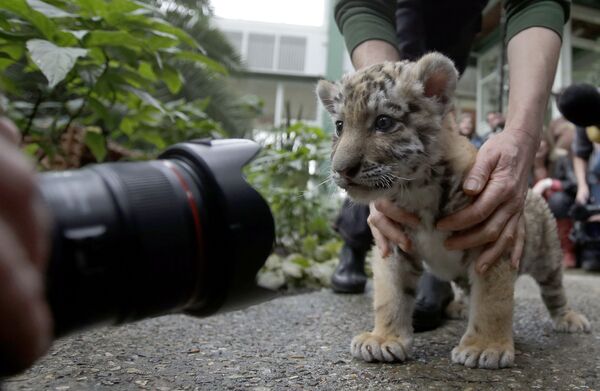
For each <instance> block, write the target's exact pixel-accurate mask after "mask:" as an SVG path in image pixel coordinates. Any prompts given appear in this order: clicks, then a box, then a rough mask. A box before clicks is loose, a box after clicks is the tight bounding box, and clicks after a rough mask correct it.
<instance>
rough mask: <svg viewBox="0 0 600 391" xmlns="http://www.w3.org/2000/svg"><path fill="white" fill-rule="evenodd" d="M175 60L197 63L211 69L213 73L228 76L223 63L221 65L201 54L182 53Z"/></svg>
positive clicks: (177, 54) (176, 55)
mask: <svg viewBox="0 0 600 391" xmlns="http://www.w3.org/2000/svg"><path fill="white" fill-rule="evenodd" d="M175 58H178V59H181V60H189V61H195V62H197V63H199V64H201V65H203V66H205V67H206V68H207V69H209V70H211V71H213V72H217V73H220V74H223V75H227V69H226V68H225V67H224V66H223V65H222V64H221V63H219V62H217V61H215V60H213V59H212V58H210V57H207V56H205V55H204V54H201V53H197V52H190V51H182V52H178V53H176V54H175Z"/></svg>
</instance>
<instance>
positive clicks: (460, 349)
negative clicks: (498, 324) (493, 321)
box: [452, 337, 515, 369]
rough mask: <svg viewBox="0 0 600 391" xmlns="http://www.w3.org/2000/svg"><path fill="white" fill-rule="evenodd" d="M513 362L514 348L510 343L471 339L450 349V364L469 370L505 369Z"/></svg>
mask: <svg viewBox="0 0 600 391" xmlns="http://www.w3.org/2000/svg"><path fill="white" fill-rule="evenodd" d="M464 339H465V338H463V340H464ZM514 361H515V348H514V346H513V344H512V342H507V343H495V342H490V341H485V340H483V339H480V338H477V337H472V338H467V339H466V341H461V343H460V344H459V345H458V346H457V347H455V348H454V349H452V362H454V363H457V364H462V365H464V366H466V367H469V368H485V369H498V368H506V367H510V366H512V364H513V363H514Z"/></svg>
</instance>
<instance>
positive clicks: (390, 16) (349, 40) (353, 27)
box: [334, 0, 397, 69]
mask: <svg viewBox="0 0 600 391" xmlns="http://www.w3.org/2000/svg"><path fill="white" fill-rule="evenodd" d="M395 9H396V2H395V1H394V0H337V1H336V4H335V8H334V17H335V22H336V24H337V26H338V29H339V30H340V32H341V33H342V35H343V36H344V41H345V42H346V48H347V49H348V52H349V53H350V56H351V58H353V59H354V51H355V50H356V49H357V48H358V46H359V45H361V44H362V43H364V42H366V41H375V42H382V43H387V44H389V46H390V47H391V48H392V49H393V50H397V49H396V27H395V26H396V23H395ZM374 49H375V50H377V49H378V48H377V47H374ZM362 50H364V47H363V48H362ZM373 52H374V51H371V53H373ZM375 54H376V55H378V57H381V56H379V53H378V52H375ZM384 60H386V59H385V58H384ZM384 60H377V61H378V62H381V61H384ZM387 60H392V59H387ZM376 63H377V62H373V64H376ZM354 66H355V67H356V64H354ZM358 68H362V67H357V69H358Z"/></svg>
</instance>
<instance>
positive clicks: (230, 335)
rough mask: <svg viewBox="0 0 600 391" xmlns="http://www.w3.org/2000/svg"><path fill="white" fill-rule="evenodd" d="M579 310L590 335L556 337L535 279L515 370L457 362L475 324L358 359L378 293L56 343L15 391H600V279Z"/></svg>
mask: <svg viewBox="0 0 600 391" xmlns="http://www.w3.org/2000/svg"><path fill="white" fill-rule="evenodd" d="M566 285H567V288H568V294H569V297H570V299H571V304H572V305H573V306H574V307H575V308H578V309H580V310H582V311H583V312H585V313H586V314H587V316H588V317H589V319H590V321H592V324H593V326H592V327H593V329H594V331H593V332H592V333H591V334H586V335H584V334H577V335H564V334H556V333H554V332H553V331H552V329H551V324H550V322H549V320H548V317H547V314H546V312H545V310H544V308H543V306H542V302H541V299H540V298H539V295H538V290H537V287H536V286H535V284H534V283H533V281H532V280H530V279H529V278H527V277H524V278H522V279H521V280H520V281H519V283H518V288H517V297H518V299H517V307H516V310H515V342H516V349H517V355H516V366H515V367H513V368H509V369H504V370H496V371H491V370H480V369H467V368H464V367H462V366H459V365H455V364H452V363H451V362H450V359H449V357H450V350H451V349H452V347H453V346H454V345H455V344H456V343H457V342H458V340H459V338H460V336H461V335H462V332H463V330H464V327H465V322H464V321H449V322H447V323H446V324H445V325H444V326H443V327H442V328H440V329H438V330H435V331H432V332H428V333H422V334H418V335H417V337H416V340H415V349H414V353H413V358H412V359H411V360H410V361H408V362H407V363H404V364H393V365H391V364H385V365H384V364H367V363H363V362H361V361H357V360H355V359H352V357H351V356H350V353H349V344H350V340H351V338H352V336H353V335H354V334H356V333H357V332H359V331H362V330H366V329H369V328H370V326H371V325H372V316H371V310H370V301H371V299H370V295H369V294H366V295H355V296H339V295H334V294H332V293H330V292H329V291H327V290H322V291H319V292H313V293H307V294H301V295H296V296H286V297H282V298H278V299H276V300H274V301H272V302H269V303H265V304H261V305H258V306H255V307H252V308H248V309H246V310H243V311H238V312H233V313H229V314H224V315H219V316H214V317H212V318H207V319H195V318H191V317H186V316H165V317H161V318H156V319H151V320H147V321H143V322H139V323H136V324H133V325H128V326H123V327H117V328H102V329H96V330H94V331H89V332H85V333H83V334H80V335H77V336H74V337H70V338H67V339H64V340H61V341H59V342H57V343H56V344H55V345H54V347H53V349H52V351H51V352H50V353H49V354H48V355H47V356H46V357H45V358H43V359H42V360H40V361H39V363H38V365H36V366H35V367H34V368H32V369H31V370H29V371H27V372H25V373H23V374H22V375H20V376H17V377H14V378H11V379H8V380H7V381H6V382H5V384H4V387H5V389H6V390H58V391H61V390H140V389H148V390H159V391H165V390H254V391H265V390H300V389H304V390H315V389H318V390H487V389H490V390H531V389H540V390H590V389H596V390H598V389H600V378H599V377H600V332H598V330H600V276H599V275H596V276H590V275H579V274H569V275H568V276H567V278H566Z"/></svg>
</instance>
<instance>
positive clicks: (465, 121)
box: [458, 112, 485, 149]
mask: <svg viewBox="0 0 600 391" xmlns="http://www.w3.org/2000/svg"><path fill="white" fill-rule="evenodd" d="M473 116H474V115H473V113H469V112H466V113H462V115H461V116H460V121H459V123H458V132H459V133H460V134H461V135H463V136H465V137H466V138H468V139H469V141H470V142H471V144H473V145H474V146H475V148H477V149H479V148H480V147H481V145H482V144H483V143H484V141H485V140H484V139H483V138H481V137H480V136H479V135H478V134H477V131H476V129H475V120H474V119H473Z"/></svg>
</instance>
